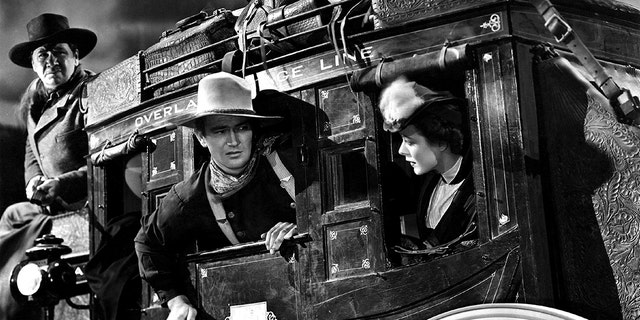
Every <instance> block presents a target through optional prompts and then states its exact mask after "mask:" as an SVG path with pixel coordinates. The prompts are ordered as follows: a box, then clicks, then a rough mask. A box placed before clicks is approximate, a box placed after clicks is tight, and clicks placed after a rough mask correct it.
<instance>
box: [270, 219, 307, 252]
mask: <svg viewBox="0 0 640 320" xmlns="http://www.w3.org/2000/svg"><path fill="white" fill-rule="evenodd" d="M296 228H297V226H296V225H295V224H293V223H290V222H278V223H276V225H275V226H273V228H271V230H269V231H267V233H265V234H263V235H262V238H263V239H264V240H265V245H266V246H267V250H269V252H271V254H275V253H276V251H278V249H280V246H281V245H282V241H284V240H285V239H291V237H293V235H295V234H297V233H298V232H297V230H296Z"/></svg>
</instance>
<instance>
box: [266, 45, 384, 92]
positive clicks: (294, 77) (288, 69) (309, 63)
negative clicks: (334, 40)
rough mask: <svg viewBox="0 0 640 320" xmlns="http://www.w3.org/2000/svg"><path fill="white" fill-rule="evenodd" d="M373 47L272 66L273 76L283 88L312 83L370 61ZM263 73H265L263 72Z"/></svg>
mask: <svg viewBox="0 0 640 320" xmlns="http://www.w3.org/2000/svg"><path fill="white" fill-rule="evenodd" d="M372 52H373V47H363V48H360V49H358V50H357V51H355V52H353V53H347V52H342V51H341V52H340V54H337V53H333V54H332V53H329V54H321V55H319V56H315V57H312V58H310V59H304V60H301V61H300V62H298V63H295V64H290V65H284V66H277V67H274V68H272V69H271V70H272V71H270V72H272V74H273V77H274V78H275V80H276V81H277V82H279V84H280V85H281V86H282V87H283V88H285V89H286V88H287V87H291V86H295V85H299V84H307V83H312V82H314V81H316V80H318V79H320V78H324V77H330V76H332V75H333V74H334V73H340V72H343V71H344V69H343V67H345V66H349V65H350V64H352V63H353V64H357V63H358V61H368V60H370V59H371V57H372ZM261 73H264V71H263V72H261Z"/></svg>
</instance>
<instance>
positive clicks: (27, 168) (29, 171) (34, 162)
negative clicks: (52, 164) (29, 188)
mask: <svg viewBox="0 0 640 320" xmlns="http://www.w3.org/2000/svg"><path fill="white" fill-rule="evenodd" d="M24 149H25V150H24V183H25V185H26V184H29V181H31V179H33V177H35V176H44V174H43V173H42V170H41V169H40V164H39V163H38V159H36V156H35V154H33V150H31V143H30V142H29V139H27V141H26V144H25V148H24Z"/></svg>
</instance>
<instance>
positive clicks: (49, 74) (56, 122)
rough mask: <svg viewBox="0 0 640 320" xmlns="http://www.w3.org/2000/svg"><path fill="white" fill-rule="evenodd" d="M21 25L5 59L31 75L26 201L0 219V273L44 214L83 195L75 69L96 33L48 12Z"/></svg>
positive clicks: (6, 311) (43, 224) (82, 74)
mask: <svg viewBox="0 0 640 320" xmlns="http://www.w3.org/2000/svg"><path fill="white" fill-rule="evenodd" d="M27 32H28V36H29V41H26V42H22V43H19V44H17V45H15V46H14V47H13V48H11V50H10V51H9V58H10V59H11V61H13V62H14V63H15V64H16V65H18V66H20V67H24V68H31V69H32V70H33V71H34V72H35V73H36V74H37V75H38V78H37V79H35V80H34V81H33V82H31V84H30V85H29V86H28V87H27V89H26V91H25V93H24V94H23V96H22V99H21V101H20V111H21V113H22V115H23V116H24V121H25V123H26V127H27V144H26V148H25V163H24V165H25V183H26V196H27V198H28V199H30V200H32V202H33V203H30V202H21V203H17V204H14V205H12V206H10V207H8V208H7V209H6V210H5V212H4V213H3V215H2V218H1V219H0V252H1V253H0V261H2V263H3V265H2V269H0V275H2V276H3V278H2V279H4V275H5V269H7V268H11V267H13V265H15V264H16V263H18V262H20V260H22V258H23V256H24V251H25V249H27V248H30V247H31V246H33V240H34V239H35V238H36V237H37V236H39V235H41V234H43V233H47V232H49V230H50V228H51V222H50V220H49V218H48V217H47V216H46V215H45V214H55V213H57V212H56V211H58V210H62V209H64V210H67V209H77V208H78V207H81V206H82V205H83V204H84V203H85V202H86V196H87V167H86V160H85V159H84V156H85V155H87V153H88V145H87V135H86V133H85V132H84V123H85V122H84V116H85V113H86V112H85V110H83V109H82V106H81V102H80V91H81V90H80V88H81V87H82V84H83V83H84V81H86V80H87V79H88V78H89V77H90V76H91V75H92V73H91V72H90V71H87V70H83V68H82V66H81V65H80V59H81V58H82V57H84V56H86V55H87V54H88V53H89V52H90V51H91V50H92V49H93V48H94V47H95V45H96V41H97V38H96V35H95V34H94V33H93V32H92V31H89V30H86V29H79V28H70V27H69V22H68V20H67V18H66V17H64V16H61V15H57V14H52V13H45V14H42V15H39V16H37V17H35V18H34V19H32V20H31V21H29V22H28V23H27ZM74 205H75V206H74ZM0 287H1V288H7V287H8V285H7V283H4V284H3V285H0ZM3 290H4V289H0V300H2V301H0V314H1V315H3V316H7V317H10V318H11V317H12V315H13V314H14V312H15V311H16V309H15V307H14V306H12V305H11V303H12V302H11V301H10V299H11V297H10V296H8V297H7V295H9V294H8V292H5V291H3ZM6 290H7V291H8V289H6ZM7 299H9V300H7ZM31 309H37V308H31ZM1 318H2V317H0V319H1Z"/></svg>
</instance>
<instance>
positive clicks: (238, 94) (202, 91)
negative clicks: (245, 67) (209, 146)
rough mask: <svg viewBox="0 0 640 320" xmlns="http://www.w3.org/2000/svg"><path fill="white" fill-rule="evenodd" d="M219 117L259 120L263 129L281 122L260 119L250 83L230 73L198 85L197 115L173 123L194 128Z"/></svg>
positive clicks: (223, 73) (221, 73)
mask: <svg viewBox="0 0 640 320" xmlns="http://www.w3.org/2000/svg"><path fill="white" fill-rule="evenodd" d="M219 115H224V116H236V117H245V118H252V119H256V120H259V121H260V124H261V126H263V127H265V126H269V125H272V124H275V123H277V122H279V121H280V120H282V118H281V117H278V116H262V115H258V114H257V113H256V112H255V110H254V109H253V104H252V101H251V87H250V86H249V83H247V81H246V80H244V79H242V78H240V77H238V76H235V75H232V74H230V73H226V72H218V73H214V74H210V75H208V76H206V77H204V78H202V80H200V82H198V104H197V107H196V111H195V113H189V114H186V115H185V116H182V117H179V118H177V119H174V120H172V121H171V122H172V123H173V124H175V125H178V126H185V127H190V128H194V127H195V125H196V121H195V120H197V119H199V118H202V117H208V116H219Z"/></svg>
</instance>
